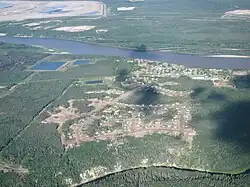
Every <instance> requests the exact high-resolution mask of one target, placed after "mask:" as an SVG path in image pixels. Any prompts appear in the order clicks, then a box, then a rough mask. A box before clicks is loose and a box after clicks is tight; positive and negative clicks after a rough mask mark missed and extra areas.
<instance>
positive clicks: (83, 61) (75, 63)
mask: <svg viewBox="0 0 250 187" xmlns="http://www.w3.org/2000/svg"><path fill="white" fill-rule="evenodd" d="M89 63H90V60H88V59H84V60H76V61H75V62H74V65H82V64H89Z"/></svg>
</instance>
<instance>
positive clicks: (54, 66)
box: [32, 62, 64, 70]
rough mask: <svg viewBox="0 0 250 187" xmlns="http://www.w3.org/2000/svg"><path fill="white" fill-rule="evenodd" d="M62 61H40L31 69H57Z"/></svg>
mask: <svg viewBox="0 0 250 187" xmlns="http://www.w3.org/2000/svg"><path fill="white" fill-rule="evenodd" d="M63 64H64V62H41V63H39V64H36V65H35V66H33V67H32V69H33V70H57V69H58V68H59V67H61V66H62V65H63Z"/></svg>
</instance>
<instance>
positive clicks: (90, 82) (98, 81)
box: [85, 80, 103, 84]
mask: <svg viewBox="0 0 250 187" xmlns="http://www.w3.org/2000/svg"><path fill="white" fill-rule="evenodd" d="M85 83H86V84H101V83H103V81H102V80H94V81H86V82H85Z"/></svg>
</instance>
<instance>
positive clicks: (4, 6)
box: [0, 2, 13, 9]
mask: <svg viewBox="0 0 250 187" xmlns="http://www.w3.org/2000/svg"><path fill="white" fill-rule="evenodd" d="M10 7H13V5H12V4H9V3H1V2H0V9H1V8H10Z"/></svg>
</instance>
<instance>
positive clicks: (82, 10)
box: [0, 1, 106, 21]
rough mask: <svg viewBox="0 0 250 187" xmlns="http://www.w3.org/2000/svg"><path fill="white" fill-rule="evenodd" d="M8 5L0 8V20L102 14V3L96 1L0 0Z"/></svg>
mask: <svg viewBox="0 0 250 187" xmlns="http://www.w3.org/2000/svg"><path fill="white" fill-rule="evenodd" d="M1 3H7V4H8V5H10V6H9V7H7V8H0V10H1V12H0V21H21V20H26V19H39V18H54V17H70V16H89V15H91V16H103V15H104V12H105V11H106V10H104V8H105V7H104V4H103V3H101V2H97V1H70V3H68V2H63V1H60V2H59V1H49V2H48V1H25V2H24V1H7V2H5V1H1Z"/></svg>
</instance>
